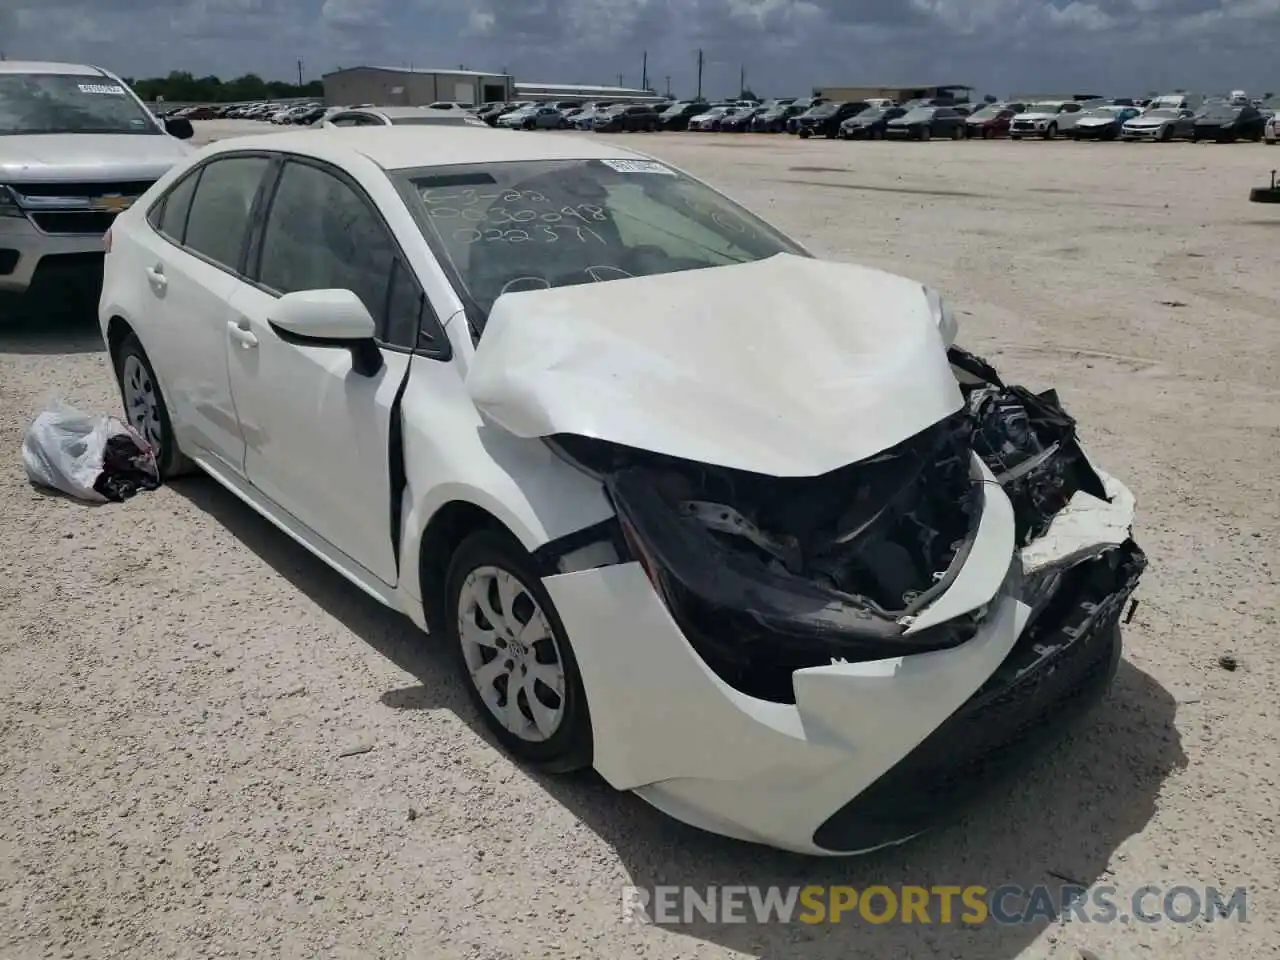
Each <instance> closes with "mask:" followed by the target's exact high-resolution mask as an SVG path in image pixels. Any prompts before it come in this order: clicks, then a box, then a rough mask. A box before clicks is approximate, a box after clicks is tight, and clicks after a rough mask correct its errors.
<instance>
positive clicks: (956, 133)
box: [951, 126, 964, 140]
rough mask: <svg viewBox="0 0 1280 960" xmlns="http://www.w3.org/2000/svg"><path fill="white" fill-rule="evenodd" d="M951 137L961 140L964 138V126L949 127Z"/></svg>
mask: <svg viewBox="0 0 1280 960" xmlns="http://www.w3.org/2000/svg"><path fill="white" fill-rule="evenodd" d="M951 139H952V140H963V139H964V127H960V126H955V127H952V128H951Z"/></svg>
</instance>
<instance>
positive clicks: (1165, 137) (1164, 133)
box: [1160, 127, 1173, 143]
mask: <svg viewBox="0 0 1280 960" xmlns="http://www.w3.org/2000/svg"><path fill="white" fill-rule="evenodd" d="M1172 139H1173V127H1163V128H1161V130H1160V142H1161V143H1168V142H1169V141H1170V140H1172Z"/></svg>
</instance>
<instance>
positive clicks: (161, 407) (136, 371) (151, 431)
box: [112, 333, 195, 480]
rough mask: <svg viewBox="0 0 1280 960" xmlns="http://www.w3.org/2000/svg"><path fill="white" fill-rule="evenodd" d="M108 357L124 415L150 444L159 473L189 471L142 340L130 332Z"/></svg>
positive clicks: (174, 474)
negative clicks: (110, 356)
mask: <svg viewBox="0 0 1280 960" xmlns="http://www.w3.org/2000/svg"><path fill="white" fill-rule="evenodd" d="M112 359H113V362H114V365H115V371H116V380H117V382H119V384H120V399H121V400H122V401H123V402H124V410H125V419H126V420H127V421H128V423H129V425H130V426H131V427H133V428H134V429H135V430H137V431H138V433H140V434H142V436H143V438H144V439H145V440H146V441H147V443H149V444H151V447H152V449H153V450H154V451H155V455H156V465H157V466H158V467H159V468H160V476H161V477H162V478H163V479H165V480H168V479H170V478H172V477H179V476H182V475H183V474H184V473H190V472H191V471H192V470H193V469H194V467H195V465H194V464H193V463H192V462H191V461H190V460H188V459H187V458H186V457H185V456H184V455H183V453H182V451H181V450H180V449H179V448H178V440H177V437H176V435H175V434H174V432H173V421H172V420H171V419H170V418H169V408H168V406H167V405H166V404H165V400H164V393H163V391H161V389H160V382H159V380H157V379H156V372H155V370H154V369H153V368H152V366H151V360H150V359H148V357H147V352H146V351H145V350H143V349H142V342H141V341H140V340H139V339H138V338H137V336H136V335H134V334H132V333H130V334H129V335H128V336H127V337H125V338H124V340H123V341H122V342H121V343H120V346H119V347H118V348H117V350H116V352H115V356H114V357H113V358H112Z"/></svg>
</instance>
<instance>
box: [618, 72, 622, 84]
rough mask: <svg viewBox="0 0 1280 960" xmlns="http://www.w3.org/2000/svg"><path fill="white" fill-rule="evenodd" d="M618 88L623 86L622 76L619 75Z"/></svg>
mask: <svg viewBox="0 0 1280 960" xmlns="http://www.w3.org/2000/svg"><path fill="white" fill-rule="evenodd" d="M618 86H622V74H618Z"/></svg>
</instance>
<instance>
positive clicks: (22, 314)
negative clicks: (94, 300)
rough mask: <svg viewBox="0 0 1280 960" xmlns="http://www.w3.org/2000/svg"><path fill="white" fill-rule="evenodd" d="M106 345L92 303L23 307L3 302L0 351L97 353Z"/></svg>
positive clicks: (0, 318)
mask: <svg viewBox="0 0 1280 960" xmlns="http://www.w3.org/2000/svg"><path fill="white" fill-rule="evenodd" d="M105 349H106V347H105V345H104V344H103V342H102V331H101V330H99V329H98V317H97V313H96V311H95V309H94V308H92V307H87V306H84V305H79V306H69V307H60V306H57V305H48V306H44V307H27V306H23V307H21V308H19V307H17V306H15V305H13V304H12V303H4V302H0V353H8V354H14V355H17V354H68V353H97V352H99V351H101V350H105Z"/></svg>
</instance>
